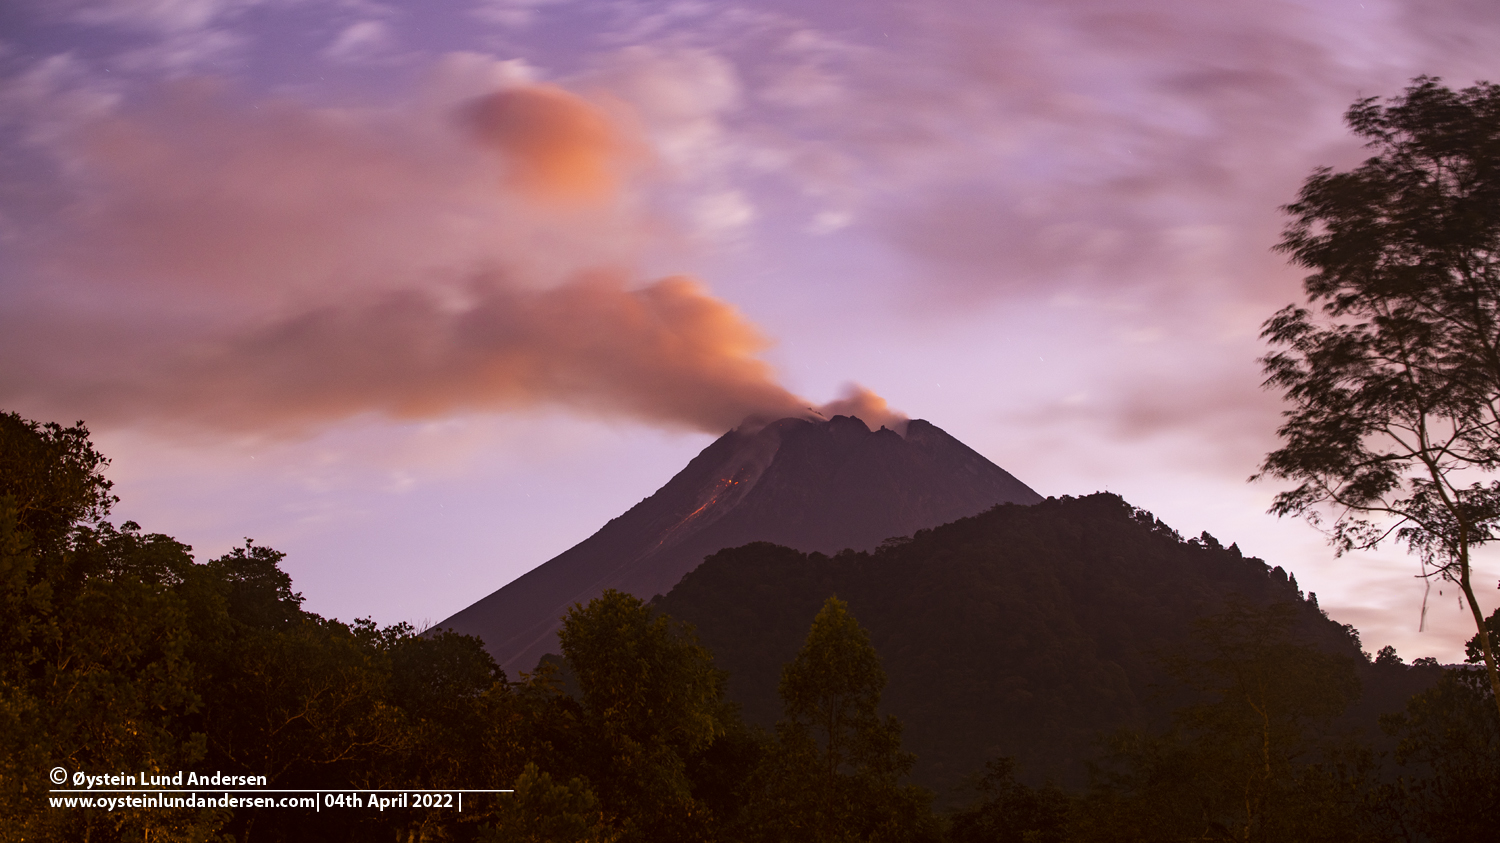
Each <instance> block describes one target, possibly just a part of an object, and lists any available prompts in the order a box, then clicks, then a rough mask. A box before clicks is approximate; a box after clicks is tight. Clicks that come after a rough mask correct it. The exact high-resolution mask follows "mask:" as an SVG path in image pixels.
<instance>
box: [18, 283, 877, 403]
mask: <svg viewBox="0 0 1500 843" xmlns="http://www.w3.org/2000/svg"><path fill="white" fill-rule="evenodd" d="M468 297H469V301H468V302H467V303H466V304H465V305H463V306H462V307H457V308H455V307H453V306H451V305H450V304H448V303H446V302H444V301H443V300H441V299H439V298H438V297H436V296H433V295H431V294H428V293H424V292H422V291H420V290H410V289H408V290H397V291H388V292H382V293H378V294H374V295H368V296H364V297H361V298H360V299H358V300H356V301H351V302H347V303H342V304H331V305H326V306H322V307H317V308H312V309H309V310H306V311H304V312H301V313H296V314H293V315H290V316H288V317H285V318H282V319H278V320H275V321H272V322H268V323H266V324H262V325H257V326H253V327H249V328H241V329H238V330H233V331H231V332H228V333H225V334H217V333H216V334H213V335H209V336H200V337H197V338H194V339H193V340H192V341H190V342H182V343H178V342H169V343H164V344H162V343H152V342H150V341H149V340H144V341H135V342H131V343H129V346H128V347H129V348H130V349H131V351H130V352H129V353H126V354H124V355H112V354H111V348H110V346H111V345H112V343H106V344H105V345H103V346H95V347H92V348H89V349H86V351H85V353H82V354H79V353H78V351H77V350H76V349H74V350H73V351H72V353H64V354H62V355H56V356H51V357H49V358H47V359H44V360H38V361H36V365H33V366H32V367H28V368H26V369H22V370H11V371H10V372H9V373H8V376H7V377H5V379H3V380H0V395H3V396H4V397H5V399H6V400H7V401H14V400H27V399H30V400H37V399H38V398H40V399H44V400H45V401H47V402H55V403H57V404H58V405H60V406H64V407H67V408H69V411H70V412H73V413H75V414H77V413H82V414H84V415H85V416H86V417H88V418H91V419H99V420H102V421H105V422H114V423H121V422H136V421H149V422H152V423H156V424H166V425H169V426H171V425H178V426H182V425H186V426H197V427H201V428H207V429H215V430H226V431H232V432H267V431H270V432H290V433H300V432H305V431H308V430H312V429H315V428H317V427H319V426H321V425H325V424H327V423H330V422H337V421H341V420H344V419H348V418H351V417H354V416H359V415H362V414H366V413H373V414H378V415H382V416H386V417H389V418H394V419H403V420H406V419H431V418H439V417H443V416H447V415H452V414H458V413H464V412H474V411H481V412H485V411H511V410H517V409H524V408H528V407H534V406H538V405H552V406H561V407H564V408H568V409H572V410H577V411H581V412H584V413H587V414H595V415H602V416H606V417H628V418H634V419H638V420H641V421H645V422H648V423H653V424H659V425H666V426H673V427H688V428H694V429H698V430H703V431H706V432H711V433H722V432H723V431H724V430H727V429H729V428H731V427H734V426H735V425H737V424H739V423H740V422H741V421H743V420H744V419H745V418H746V417H747V416H750V415H771V416H772V417H779V416H781V415H793V414H800V413H801V411H802V408H803V407H805V406H806V402H805V401H803V400H802V399H800V398H798V397H796V396H794V395H792V394H791V393H789V392H787V391H786V390H785V389H784V388H782V387H781V386H779V385H778V384H777V383H776V381H775V378H774V374H773V372H772V371H771V369H770V367H769V366H768V365H767V364H766V363H765V362H763V361H761V360H759V359H757V357H756V354H757V353H758V352H760V351H761V350H763V349H764V348H765V347H766V346H767V345H768V342H767V340H766V339H765V338H764V337H763V336H762V335H761V334H760V332H759V331H758V330H757V329H756V328H755V327H754V326H753V325H751V324H750V323H749V322H747V321H746V320H745V319H744V317H743V316H741V315H740V314H739V313H738V312H737V311H736V310H735V309H734V308H732V307H731V306H729V305H727V304H726V303H724V302H723V301H720V300H718V299H716V298H714V297H713V296H711V295H710V294H708V292H707V291H706V290H705V289H704V288H703V286H702V285H701V284H699V283H697V282H696V281H693V280H691V279H688V278H683V277H672V278H665V279H662V280H659V281H655V282H653V283H650V284H647V285H645V286H641V287H636V288H632V287H630V286H627V283H626V279H625V278H624V277H623V276H621V275H619V274H614V273H604V272H600V273H594V274H591V275H588V276H585V277H581V278H578V279H576V280H573V281H571V282H569V283H566V284H562V285H560V286H557V287H552V288H548V289H542V290H528V289H523V288H520V287H518V286H516V285H514V284H512V283H508V282H507V281H506V280H504V279H499V278H483V279H476V280H474V281H473V283H472V285H471V287H470V289H469V290H468ZM58 327H59V326H56V325H39V324H36V323H35V322H34V321H33V322H32V323H31V325H30V327H28V326H27V325H22V324H11V325H8V326H6V328H7V330H6V334H7V336H9V337H10V338H11V339H10V340H9V341H6V342H5V343H4V345H7V346H11V347H10V348H7V349H6V353H7V355H10V354H18V353H20V352H21V351H22V349H23V348H24V347H26V346H29V345H30V344H31V343H33V342H37V343H39V342H42V341H43V335H46V334H53V333H55V332H56V330H57V328H58ZM67 327H68V326H63V328H64V330H67ZM76 331H77V329H76V327H75V328H74V332H76ZM12 359H16V358H12ZM875 400H876V401H877V402H878V399H875Z"/></svg>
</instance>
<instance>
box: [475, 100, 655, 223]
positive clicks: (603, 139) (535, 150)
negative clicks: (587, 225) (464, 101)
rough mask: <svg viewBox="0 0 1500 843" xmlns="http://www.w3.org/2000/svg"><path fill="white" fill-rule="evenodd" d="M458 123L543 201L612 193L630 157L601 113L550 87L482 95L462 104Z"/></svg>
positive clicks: (593, 199)
mask: <svg viewBox="0 0 1500 843" xmlns="http://www.w3.org/2000/svg"><path fill="white" fill-rule="evenodd" d="M462 122H463V124H464V126H465V127H466V128H467V129H468V130H469V131H470V132H471V133H472V135H473V137H474V138H475V139H477V140H479V141H480V142H481V143H484V144H486V145H487V146H490V147H492V148H494V149H496V150H498V151H499V152H500V153H501V154H502V155H503V156H504V158H505V160H506V161H507V163H508V164H509V168H508V171H507V180H508V181H509V183H510V184H511V185H512V186H513V187H514V188H515V189H517V190H520V191H521V192H523V193H525V194H526V195H528V196H530V197H532V198H534V199H538V200H543V201H547V202H554V203H562V204H598V203H602V202H606V201H608V200H610V199H612V198H614V196H615V194H616V193H617V191H618V190H619V187H620V182H621V181H622V179H623V176H624V173H623V172H622V170H623V168H624V167H625V166H626V164H627V162H628V159H629V157H630V147H629V145H628V143H627V142H626V140H625V138H624V136H623V133H622V132H621V131H620V130H619V128H618V127H617V126H616V125H615V124H614V123H613V122H612V121H611V120H610V119H609V116H608V115H607V114H605V112H604V111H602V110H601V109H599V108H598V107H597V106H594V105H592V104H590V103H589V102H588V101H586V100H584V99H583V98H582V97H579V96H577V95H576V94H573V93H570V92H568V91H565V90H563V89H561V88H557V87H553V86H550V85H534V86H530V87H524V88H522V87H517V88H511V89H509V90H504V91H498V92H496V93H493V94H489V95H487V96H484V97H480V98H479V99H477V100H475V101H474V102H472V103H470V104H469V105H468V106H467V107H466V108H465V109H464V111H463V115H462Z"/></svg>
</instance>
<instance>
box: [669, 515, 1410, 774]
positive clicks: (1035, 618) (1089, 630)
mask: <svg viewBox="0 0 1500 843" xmlns="http://www.w3.org/2000/svg"><path fill="white" fill-rule="evenodd" d="M834 595H836V596H838V597H839V598H841V599H843V600H846V601H848V603H849V606H850V608H851V610H852V611H853V612H854V613H855V615H856V616H858V617H859V619H860V621H861V622H862V623H864V624H865V625H866V626H868V627H869V629H870V634H871V637H872V640H873V641H874V642H875V645H876V647H877V649H878V650H879V651H880V653H881V654H882V657H883V659H884V662H885V668H886V672H887V673H888V674H889V675H890V677H891V684H890V688H889V689H888V691H887V694H886V698H885V699H886V707H887V710H889V711H890V712H892V713H894V714H895V715H896V716H898V717H899V718H900V719H901V720H902V721H903V722H904V723H906V724H908V725H907V741H908V745H909V746H910V747H911V748H913V749H914V750H916V751H917V753H918V757H919V759H920V760H919V761H918V763H917V767H916V770H917V774H918V775H917V777H918V779H919V780H920V781H922V782H923V783H924V784H926V785H928V786H930V787H933V788H934V789H936V790H937V791H938V792H939V793H941V794H944V795H945V796H946V795H948V794H950V793H951V792H953V790H954V789H955V788H956V787H957V786H959V785H960V784H961V783H962V781H963V779H964V777H966V776H968V775H970V773H971V772H972V771H973V770H974V769H976V768H977V767H979V766H980V765H981V764H983V763H984V760H985V759H986V758H990V757H996V756H1002V755H1004V756H1015V757H1016V758H1017V759H1018V761H1020V762H1021V769H1022V770H1023V771H1024V773H1025V775H1026V777H1027V778H1028V779H1030V780H1034V781H1037V782H1040V781H1042V780H1044V779H1051V780H1054V781H1057V782H1059V783H1065V784H1068V785H1072V786H1081V785H1083V784H1085V783H1086V781H1087V763H1088V762H1089V761H1090V760H1092V759H1093V757H1094V756H1095V755H1096V754H1097V750H1098V749H1099V735H1100V734H1101V732H1107V731H1109V730H1112V729H1117V728H1125V727H1130V728H1148V727H1150V728H1155V727H1160V726H1162V725H1164V724H1165V723H1166V722H1168V720H1169V719H1170V712H1171V710H1172V709H1173V708H1175V707H1176V706H1175V703H1176V702H1180V701H1181V700H1180V699H1179V697H1180V696H1181V692H1180V690H1178V689H1176V688H1175V687H1174V683H1173V682H1172V681H1171V677H1170V675H1169V672H1168V671H1167V669H1166V663H1167V660H1168V657H1171V656H1174V655H1176V654H1177V653H1178V652H1179V651H1180V650H1181V649H1182V648H1183V647H1184V645H1185V643H1186V642H1188V641H1190V640H1191V639H1192V638H1193V637H1194V636H1195V634H1196V633H1195V630H1194V623H1195V621H1197V620H1198V619H1200V618H1203V617H1205V616H1208V615H1212V614H1214V613H1216V612H1219V611H1222V610H1224V609H1225V608H1226V607H1227V606H1229V605H1231V604H1232V603H1235V602H1239V603H1243V604H1245V605H1246V606H1249V607H1257V608H1264V607H1269V606H1272V605H1275V604H1287V605H1289V606H1291V607H1292V611H1291V625H1290V632H1291V634H1292V636H1293V637H1294V639H1295V640H1296V641H1298V642H1299V643H1301V644H1303V645H1306V646H1309V647H1312V648H1315V649H1317V650H1318V651H1320V652H1324V653H1328V654H1330V655H1334V656H1338V657H1341V658H1344V659H1348V660H1350V661H1351V663H1356V664H1358V665H1360V668H1359V672H1360V673H1361V678H1362V680H1363V681H1364V684H1365V685H1366V686H1368V690H1369V691H1370V692H1371V693H1370V695H1369V696H1371V697H1372V701H1373V702H1374V703H1375V705H1376V707H1379V706H1380V705H1382V704H1384V705H1390V706H1394V707H1396V708H1399V707H1400V705H1401V704H1402V703H1403V702H1404V700H1405V698H1406V697H1409V696H1410V695H1411V694H1412V693H1415V692H1416V691H1418V690H1421V689H1422V688H1423V687H1425V686H1426V685H1428V684H1430V683H1431V682H1432V681H1434V680H1435V679H1436V671H1435V670H1426V671H1424V670H1421V669H1417V670H1384V669H1382V670H1380V671H1374V670H1373V669H1372V666H1371V665H1369V664H1366V663H1365V661H1364V658H1363V656H1362V653H1361V648H1360V641H1359V637H1358V633H1357V632H1356V631H1355V630H1354V629H1353V627H1349V626H1344V625H1341V624H1338V623H1337V622H1335V621H1332V620H1330V619H1329V618H1328V617H1327V616H1326V615H1325V614H1324V613H1323V612H1322V611H1321V610H1320V609H1319V608H1318V606H1317V598H1316V595H1304V594H1303V593H1302V592H1301V591H1299V590H1298V587H1297V584H1296V578H1295V577H1294V576H1291V575H1289V574H1287V573H1286V572H1285V571H1284V570H1282V569H1281V568H1280V567H1275V568H1272V567H1270V566H1268V565H1267V564H1266V563H1265V562H1263V561H1261V560H1260V559H1255V558H1247V557H1245V556H1243V555H1242V554H1241V553H1240V551H1239V548H1238V547H1236V546H1234V545H1230V546H1229V547H1227V548H1226V547H1223V546H1222V545H1221V544H1220V543H1219V541H1218V540H1217V539H1215V538H1214V537H1213V536H1210V535H1208V534H1207V533H1205V534H1203V535H1202V536H1200V537H1198V538H1196V539H1191V540H1184V539H1183V538H1182V537H1181V536H1180V535H1179V534H1178V533H1177V532H1176V531H1174V530H1173V529H1171V528H1170V527H1168V526H1167V525H1166V524H1164V523H1162V522H1161V521H1160V520H1159V519H1157V518H1155V517H1154V516H1153V515H1152V514H1151V513H1149V512H1145V511H1143V510H1139V509H1135V508H1133V507H1131V506H1130V505H1129V504H1128V503H1126V502H1125V501H1124V500H1122V499H1121V498H1120V497H1119V496H1117V495H1112V494H1108V493H1100V494H1095V495H1090V496H1087V497H1083V498H1069V497H1064V498H1061V499H1049V500H1047V501H1044V502H1042V503H1039V504H1036V505H1033V506H1017V505H1009V504H1008V505H1002V506H999V507H996V508H994V509H992V510H990V511H989V512H987V513H984V514H981V515H978V516H975V517H972V518H965V519H962V520H960V521H957V522H954V523H952V524H947V525H944V526H941V527H938V528H935V529H932V530H922V531H920V532H918V533H917V534H916V535H915V536H913V537H910V538H900V539H895V540H892V541H890V542H887V543H886V545H885V546H883V547H882V548H880V549H879V550H877V551H875V552H873V553H856V552H852V551H846V552H843V553H840V554H837V555H835V556H833V557H829V556H825V555H823V554H818V553H813V554H803V553H799V552H797V551H794V550H791V549H789V548H784V547H777V546H774V545H769V544H754V545H747V546H745V547H739V548H731V549H726V550H723V551H721V552H719V553H718V554H716V555H714V556H712V557H709V558H708V559H707V560H706V561H705V562H704V564H703V565H702V566H700V567H699V568H698V569H697V570H695V571H693V572H692V573H690V574H688V575H687V576H686V577H684V578H683V580H682V582H681V583H680V584H679V585H678V586H677V587H676V588H674V589H673V590H672V591H671V593H670V594H668V595H666V596H665V597H662V598H661V599H659V600H658V601H657V603H656V605H657V606H658V607H659V608H660V609H661V610H662V611H664V612H666V613H667V614H669V615H671V616H673V617H675V618H679V619H681V620H684V621H687V622H688V623H691V624H693V625H694V626H695V627H696V629H697V631H698V635H699V637H700V638H701V639H702V640H703V642H704V644H705V645H706V646H708V647H709V649H711V650H712V651H713V652H714V654H715V658H716V660H717V663H718V664H719V665H720V666H721V667H724V668H725V669H727V670H728V671H729V673H730V680H729V691H730V697H731V698H732V699H734V700H735V701H737V702H739V703H740V704H741V705H742V706H743V710H744V713H745V717H746V719H747V720H750V721H751V722H754V723H758V724H762V725H767V726H769V725H770V724H771V723H774V722H775V720H776V718H777V716H779V714H780V707H779V703H778V701H777V699H776V676H777V675H778V673H779V671H780V669H781V665H782V664H784V663H785V662H786V661H787V660H788V659H789V658H791V655H792V654H793V653H795V652H796V648H797V647H798V646H799V645H800V643H801V639H802V636H803V635H804V634H805V630H806V629H807V624H808V622H809V621H810V619H811V618H812V617H813V615H814V614H816V613H817V611H818V607H819V606H820V605H821V604H822V602H823V600H824V599H826V598H827V597H829V596H834ZM1379 713H1382V712H1380V711H1374V710H1371V709H1370V708H1369V707H1365V708H1363V709H1361V710H1359V711H1358V712H1357V714H1359V715H1362V717H1361V718H1360V719H1361V720H1362V721H1363V722H1358V723H1348V724H1347V725H1350V726H1356V725H1357V726H1362V727H1364V728H1365V730H1366V731H1367V732H1370V733H1376V734H1378V732H1379V729H1378V727H1377V724H1376V722H1375V721H1376V716H1377V715H1378V714H1379Z"/></svg>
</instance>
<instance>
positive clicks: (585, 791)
mask: <svg viewBox="0 0 1500 843" xmlns="http://www.w3.org/2000/svg"><path fill="white" fill-rule="evenodd" d="M514 789H515V793H514V795H513V796H512V797H511V798H510V799H507V800H506V801H505V803H504V805H503V807H501V808H500V810H499V811H498V812H497V813H496V820H497V822H496V824H495V825H491V826H486V827H484V829H483V830H482V831H481V832H480V836H479V839H480V841H481V843H614V841H616V840H618V839H619V838H620V832H619V831H617V830H615V829H614V828H612V827H611V826H610V825H609V823H608V822H607V820H606V819H605V816H604V813H603V812H602V811H601V810H600V808H599V800H598V799H596V798H595V797H594V793H593V791H591V790H589V786H588V783H587V782H586V781H584V780H583V779H581V778H575V779H572V780H570V781H568V782H566V783H554V782H553V781H552V777H551V776H550V775H548V774H546V773H543V772H540V771H538V770H537V767H536V765H535V764H527V765H526V769H525V770H523V771H522V772H521V777H520V778H519V779H517V780H516V784H515V788H514Z"/></svg>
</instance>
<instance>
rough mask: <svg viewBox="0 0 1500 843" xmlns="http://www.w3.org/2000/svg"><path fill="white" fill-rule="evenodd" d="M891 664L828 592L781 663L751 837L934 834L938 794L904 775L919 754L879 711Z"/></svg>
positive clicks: (823, 842) (820, 842)
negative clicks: (797, 646)
mask: <svg viewBox="0 0 1500 843" xmlns="http://www.w3.org/2000/svg"><path fill="white" fill-rule="evenodd" d="M884 687H885V672H884V670H882V669H881V666H880V658H879V657H878V656H877V655H876V653H875V648H874V647H873V646H872V645H871V644H870V638H869V634H868V633H866V632H865V630H864V629H863V628H861V627H860V625H859V623H858V622H857V621H855V619H854V617H853V616H852V615H850V614H849V611H848V606H847V605H846V604H845V603H844V602H843V601H841V600H839V599H838V598H836V597H830V598H828V600H827V601H826V602H825V603H824V605H823V609H822V610H821V611H820V612H819V613H818V616H817V617H816V618H815V619H814V620H813V624H812V628H811V629H810V630H809V631H808V635H807V641H806V643H805V644H804V645H803V647H802V649H801V651H799V652H798V653H797V656H796V658H794V659H793V660H792V661H791V662H790V663H788V664H787V665H786V667H785V668H784V669H783V670H782V674H781V685H780V695H781V699H782V705H783V710H784V716H783V719H782V720H781V722H779V723H777V725H776V737H777V741H776V745H775V747H773V748H772V749H771V751H770V752H768V753H767V754H766V757H765V761H764V763H763V764H762V765H761V768H760V769H759V770H758V771H757V773H756V782H755V785H756V789H755V795H756V797H757V798H756V810H755V811H754V812H753V813H752V814H750V817H749V819H750V827H749V828H747V829H746V830H745V831H746V835H747V836H748V837H750V838H751V839H765V840H789V841H817V843H828V842H829V841H841V840H903V841H914V840H922V839H932V838H934V837H936V834H937V829H936V825H935V823H934V820H933V818H932V816H931V814H930V812H929V809H928V804H929V802H930V801H931V795H930V794H929V793H927V792H925V791H923V790H922V789H920V788H917V787H915V786H912V785H902V784H901V783H900V779H901V778H902V777H903V776H904V775H905V774H906V773H907V771H908V770H909V769H910V768H911V764H912V756H911V755H909V754H908V753H904V752H902V751H901V724H900V723H899V722H897V721H896V719H895V718H894V717H889V716H888V717H884V718H882V717H881V716H880V714H879V712H878V708H879V705H880V692H881V689H882V688H884Z"/></svg>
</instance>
